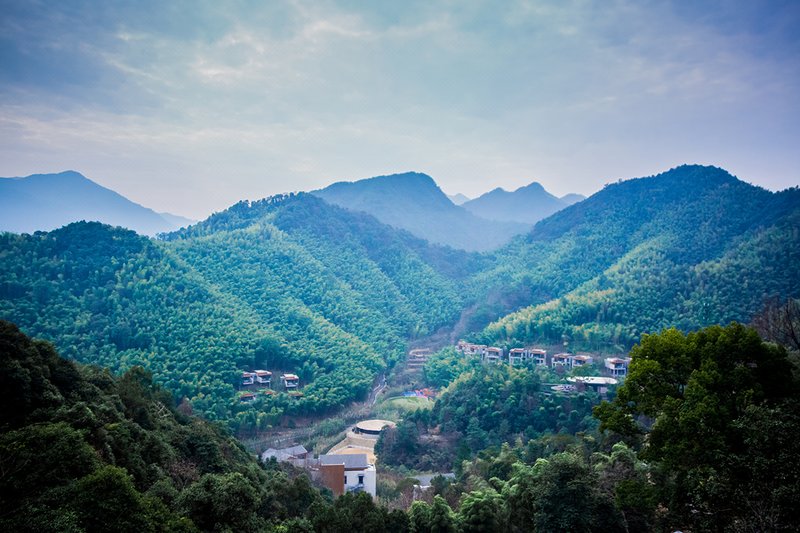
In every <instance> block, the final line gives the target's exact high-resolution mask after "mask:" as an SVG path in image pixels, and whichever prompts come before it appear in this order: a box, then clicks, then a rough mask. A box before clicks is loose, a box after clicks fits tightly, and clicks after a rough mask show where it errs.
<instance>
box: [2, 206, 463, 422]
mask: <svg viewBox="0 0 800 533" xmlns="http://www.w3.org/2000/svg"><path fill="white" fill-rule="evenodd" d="M164 238H165V241H166V242H164V243H158V242H154V241H151V240H149V239H146V238H144V237H140V236H137V235H136V234H134V233H133V232H130V231H125V230H122V229H120V228H109V227H107V226H103V225H100V224H97V223H76V224H71V225H69V226H66V227H64V228H61V229H59V230H56V231H53V232H50V233H41V232H39V233H36V234H34V235H11V234H5V235H2V236H0V318H6V319H11V320H13V321H14V322H16V323H18V324H20V325H21V327H23V328H24V329H25V330H26V331H28V332H29V333H31V334H34V335H37V336H41V337H44V338H46V339H48V340H51V341H53V342H54V343H56V344H57V345H58V346H59V347H60V349H61V350H62V351H63V352H64V353H65V355H67V356H69V357H72V358H75V359H76V360H80V361H84V362H91V363H95V364H101V365H105V366H108V367H110V368H112V369H113V370H114V371H124V370H126V369H128V368H130V367H132V366H136V365H141V366H145V367H147V368H149V369H150V370H151V371H152V372H153V375H154V376H155V379H156V380H157V382H158V383H159V384H161V385H163V386H164V387H166V388H167V389H168V390H169V391H170V392H172V393H173V394H174V395H175V396H177V397H179V398H184V397H185V398H187V401H188V402H189V404H190V405H191V406H192V408H193V409H194V411H195V412H197V413H201V414H203V415H204V416H206V417H208V418H212V419H220V420H227V421H229V422H230V423H231V425H232V426H233V427H237V428H241V429H253V428H264V427H266V426H267V425H269V424H272V423H275V422H276V421H277V420H278V419H279V417H280V416H281V414H283V413H287V412H288V413H292V414H318V413H324V412H330V411H332V410H334V409H336V408H339V407H341V406H343V405H345V404H347V403H348V402H351V401H354V400H358V399H361V398H363V397H364V396H365V395H366V394H367V391H368V390H369V388H370V385H371V383H372V381H373V379H374V377H375V374H376V373H378V372H380V371H382V370H384V369H385V368H387V366H391V365H393V364H394V363H395V362H396V361H397V360H399V359H400V358H401V357H402V356H403V353H404V351H405V347H404V346H405V339H406V338H409V337H414V336H417V335H424V334H427V333H429V332H431V331H433V330H434V329H436V328H438V327H441V326H443V325H445V324H448V323H450V322H452V321H454V320H455V319H456V318H457V316H458V312H459V309H460V307H461V299H460V297H459V294H458V293H457V291H456V290H455V285H454V281H455V279H457V278H459V277H463V276H465V275H467V273H468V272H469V269H468V268H467V267H466V266H464V265H468V264H469V262H468V261H462V260H461V259H463V257H462V256H465V254H464V253H463V252H456V251H454V250H448V249H444V248H439V247H431V246H429V245H427V243H425V242H424V241H420V240H419V239H415V238H413V237H411V236H410V235H408V234H405V233H403V232H399V231H396V230H393V229H392V228H389V227H386V226H382V225H380V224H378V223H377V222H376V221H375V220H374V219H372V218H371V217H367V216H366V215H358V214H354V213H349V212H347V211H345V210H343V209H340V208H336V207H332V206H329V205H327V204H325V203H324V202H323V201H321V200H320V199H318V198H315V197H313V196H310V195H297V196H279V197H274V198H270V199H266V200H263V201H261V202H253V203H249V202H242V203H239V204H236V205H234V206H233V207H231V208H230V209H229V210H227V211H225V212H223V213H218V214H216V215H214V216H212V217H210V218H209V219H208V220H206V221H204V222H202V223H200V224H197V225H195V226H192V227H191V228H188V229H186V230H182V231H180V232H177V233H175V234H170V235H167V236H164ZM264 367H267V368H269V369H272V370H274V371H276V372H280V371H293V372H295V373H297V374H299V375H300V377H301V380H302V383H303V385H304V390H303V392H304V395H303V396H302V398H301V399H290V398H288V397H287V396H285V395H274V396H273V397H271V398H267V397H261V396H259V400H258V401H257V402H255V404H254V405H243V404H241V403H240V402H239V401H237V397H236V391H235V386H236V385H237V382H238V379H239V376H238V373H237V371H241V370H252V369H254V368H264Z"/></svg>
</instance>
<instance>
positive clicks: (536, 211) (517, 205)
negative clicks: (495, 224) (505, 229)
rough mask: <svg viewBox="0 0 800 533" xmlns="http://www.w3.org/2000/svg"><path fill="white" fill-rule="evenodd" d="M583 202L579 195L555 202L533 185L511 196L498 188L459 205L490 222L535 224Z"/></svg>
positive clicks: (540, 186)
mask: <svg viewBox="0 0 800 533" xmlns="http://www.w3.org/2000/svg"><path fill="white" fill-rule="evenodd" d="M583 199H584V197H583V196H581V195H579V194H569V195H567V196H564V197H563V198H558V197H557V196H553V195H552V194H550V193H549V192H547V191H546V190H545V189H544V187H542V185H541V184H539V183H536V182H533V183H531V184H530V185H526V186H525V187H520V188H519V189H517V190H515V191H513V192H509V191H506V190H504V189H501V188H497V189H494V190H492V191H489V192H487V193H486V194H483V195H481V196H479V197H478V198H475V199H474V200H469V201H467V202H464V203H463V204H461V205H462V207H463V208H464V209H466V210H467V211H469V212H471V213H472V214H474V215H477V216H479V217H483V218H486V219H489V220H497V221H502V222H519V223H522V224H535V223H536V222H538V221H540V220H542V219H543V218H547V217H548V216H550V215H552V214H553V213H555V212H556V211H560V210H561V209H564V208H565V207H568V206H570V205H572V204H574V203H576V202H580V201H581V200H583Z"/></svg>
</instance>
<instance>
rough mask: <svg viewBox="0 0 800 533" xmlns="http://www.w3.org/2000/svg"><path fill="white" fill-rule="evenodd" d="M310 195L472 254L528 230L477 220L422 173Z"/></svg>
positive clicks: (379, 178) (380, 178) (349, 184)
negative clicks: (367, 214)
mask: <svg viewBox="0 0 800 533" xmlns="http://www.w3.org/2000/svg"><path fill="white" fill-rule="evenodd" d="M312 194H314V195H317V196H319V197H320V198H322V199H324V200H325V201H327V202H329V203H332V204H336V205H339V206H341V207H344V208H347V209H350V210H352V211H362V212H365V213H369V214H370V215H373V216H374V217H375V218H377V219H378V220H380V221H381V222H383V223H384V224H388V225H390V226H393V227H396V228H402V229H405V230H408V231H410V232H411V233H413V234H414V235H416V236H418V237H421V238H424V239H426V240H428V241H430V242H432V243H438V244H444V245H448V246H452V247H453V248H459V249H462V250H468V251H487V250H492V249H495V248H497V247H499V246H501V245H502V244H504V243H506V242H508V240H509V239H510V238H511V237H512V236H514V235H518V234H521V233H524V232H525V231H527V230H528V228H529V227H530V225H528V224H522V223H519V222H498V221H495V220H487V219H484V218H481V217H478V216H476V215H474V214H472V213H470V212H469V211H467V210H466V209H464V208H463V207H461V206H457V205H455V204H453V202H452V201H450V199H449V198H448V197H447V195H446V194H445V193H444V192H442V190H441V189H439V187H438V186H437V185H436V183H435V182H434V181H433V179H432V178H431V177H430V176H428V175H426V174H421V173H418V172H407V173H405V174H392V175H389V176H377V177H374V178H369V179H364V180H360V181H356V182H338V183H334V184H332V185H329V186H328V187H326V188H324V189H321V190H318V191H313V192H312Z"/></svg>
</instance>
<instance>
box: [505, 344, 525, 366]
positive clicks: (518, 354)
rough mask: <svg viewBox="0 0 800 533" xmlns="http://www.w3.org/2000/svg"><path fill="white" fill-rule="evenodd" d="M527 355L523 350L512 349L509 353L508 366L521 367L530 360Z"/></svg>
mask: <svg viewBox="0 0 800 533" xmlns="http://www.w3.org/2000/svg"><path fill="white" fill-rule="evenodd" d="M527 355H528V354H527V353H526V351H525V350H524V349H522V348H511V349H510V350H509V351H508V364H509V365H511V366H517V365H521V364H523V363H525V362H526V360H527V359H528V357H527Z"/></svg>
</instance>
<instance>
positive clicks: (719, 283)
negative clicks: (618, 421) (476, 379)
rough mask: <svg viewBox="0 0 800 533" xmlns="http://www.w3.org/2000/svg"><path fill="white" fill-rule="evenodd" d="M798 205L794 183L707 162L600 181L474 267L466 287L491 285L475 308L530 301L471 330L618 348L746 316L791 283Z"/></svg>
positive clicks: (794, 283)
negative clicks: (652, 334) (769, 184)
mask: <svg viewBox="0 0 800 533" xmlns="http://www.w3.org/2000/svg"><path fill="white" fill-rule="evenodd" d="M798 210H800V192H799V191H797V190H788V191H783V192H780V193H771V192H769V191H766V190H764V189H761V188H758V187H754V186H752V185H749V184H747V183H744V182H742V181H739V180H737V179H736V178H734V177H733V176H731V175H730V174H728V173H727V172H725V171H724V170H722V169H718V168H714V167H702V166H683V167H678V168H676V169H673V170H670V171H668V172H665V173H663V174H660V175H658V176H654V177H650V178H640V179H634V180H629V181H625V182H621V183H617V184H614V185H611V186H608V187H606V188H605V189H603V190H602V191H600V192H599V193H597V194H595V195H594V196H592V197H590V198H589V199H587V200H585V201H583V202H580V203H578V204H575V205H573V206H571V207H569V208H567V209H564V210H563V211H560V212H558V213H556V214H555V215H553V216H551V217H549V218H547V219H545V220H543V221H541V222H539V223H538V224H537V225H536V226H535V227H534V230H533V231H532V232H531V233H530V234H529V235H527V236H525V237H520V238H517V239H515V241H514V242H513V243H511V244H510V245H508V246H507V247H505V248H504V249H503V250H501V251H500V252H498V254H497V255H498V257H503V258H504V260H503V261H499V262H498V264H497V265H496V266H495V267H494V268H492V269H489V270H487V271H485V272H482V273H480V274H479V275H477V276H476V277H475V279H473V284H474V285H473V286H474V287H476V291H477V290H478V289H477V287H494V288H495V293H494V294H492V293H485V300H484V309H483V312H484V314H485V315H486V316H489V317H491V315H492V314H495V313H497V314H502V311H503V309H504V308H505V309H509V308H510V307H512V306H515V305H517V306H519V305H522V306H524V305H529V306H530V307H526V308H524V309H522V310H520V311H518V312H516V313H513V314H511V315H509V316H506V317H504V318H502V319H501V320H499V321H498V322H496V323H494V324H492V325H491V326H489V327H488V328H487V329H486V330H485V331H484V333H483V334H482V338H483V339H484V340H487V341H489V340H491V341H492V342H500V341H502V340H503V339H505V340H507V341H511V340H513V341H514V342H532V341H537V340H539V341H545V340H548V341H556V342H559V341H561V340H563V339H562V337H563V336H566V337H567V338H568V339H569V340H571V341H572V342H574V343H577V344H578V345H579V346H586V347H591V348H602V347H605V348H608V349H614V347H616V348H617V349H622V348H624V347H626V346H629V345H630V344H631V343H632V342H635V341H636V340H638V337H639V335H641V333H643V332H648V331H657V330H659V329H661V328H663V327H667V326H672V325H675V326H679V327H682V328H684V329H695V328H698V327H702V326H705V325H708V324H712V323H717V322H722V323H726V322H728V321H731V320H739V321H745V322H746V321H749V319H750V318H751V317H752V315H753V314H754V313H755V312H756V311H757V310H758V309H759V308H760V306H761V305H762V304H763V301H764V299H765V298H766V297H768V296H772V295H781V296H784V297H786V296H797V295H798V291H799V290H800V284H798V280H799V279H800V271H799V270H798V267H797V264H798V263H800V253H798V249H800V247H798V235H797V232H796V231H792V228H796V223H797V222H796V221H797V217H798ZM722 272H724V273H725V274H726V276H727V277H726V276H723V275H721V274H720V273H722ZM523 302H524V303H523ZM531 304H533V305H531ZM495 316H497V315H496V314H495Z"/></svg>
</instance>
